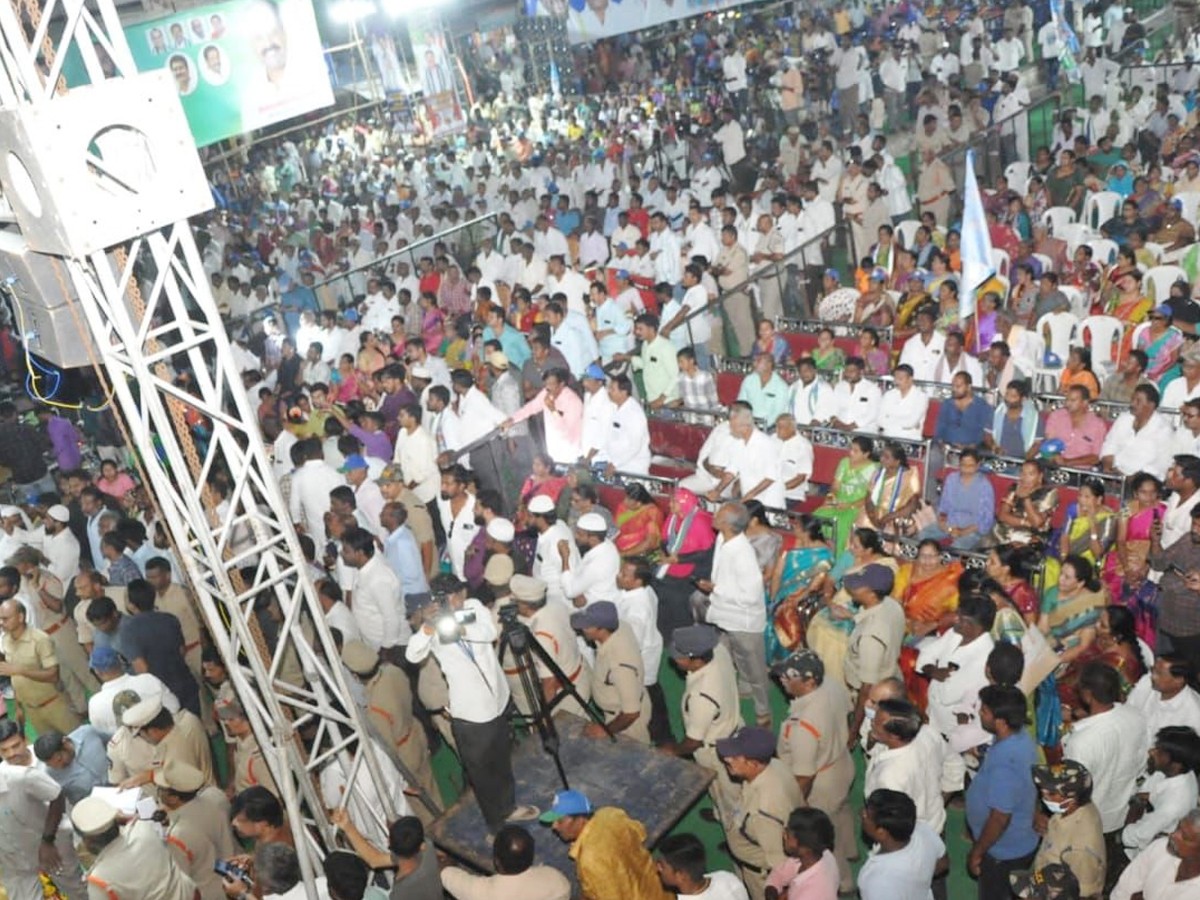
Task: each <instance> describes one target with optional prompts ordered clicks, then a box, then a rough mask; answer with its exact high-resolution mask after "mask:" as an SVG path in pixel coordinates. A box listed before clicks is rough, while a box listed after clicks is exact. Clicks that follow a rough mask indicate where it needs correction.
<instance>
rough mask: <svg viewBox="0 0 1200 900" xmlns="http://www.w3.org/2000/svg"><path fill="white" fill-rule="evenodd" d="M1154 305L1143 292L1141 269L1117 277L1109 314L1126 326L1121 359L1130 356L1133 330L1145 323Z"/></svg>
mask: <svg viewBox="0 0 1200 900" xmlns="http://www.w3.org/2000/svg"><path fill="white" fill-rule="evenodd" d="M1152 305H1153V304H1152V303H1151V302H1150V301H1149V300H1148V299H1147V298H1146V293H1145V291H1143V290H1142V273H1141V270H1140V269H1126V270H1125V271H1124V272H1121V273H1120V274H1119V275H1118V276H1117V290H1116V293H1115V294H1114V295H1113V297H1112V299H1111V300H1110V301H1109V305H1108V310H1107V314H1108V315H1110V316H1112V317H1113V318H1115V319H1120V320H1121V322H1122V324H1124V326H1125V333H1124V336H1123V337H1122V338H1121V355H1120V357H1119V358H1120V359H1125V358H1126V357H1127V356H1129V350H1130V345H1131V344H1132V343H1133V328H1134V326H1135V325H1140V324H1141V323H1142V322H1143V321H1145V319H1146V315H1147V314H1148V313H1149V312H1150V309H1151V307H1152Z"/></svg>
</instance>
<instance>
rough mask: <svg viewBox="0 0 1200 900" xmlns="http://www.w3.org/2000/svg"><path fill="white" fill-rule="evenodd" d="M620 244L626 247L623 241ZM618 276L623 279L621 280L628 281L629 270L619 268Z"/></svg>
mask: <svg viewBox="0 0 1200 900" xmlns="http://www.w3.org/2000/svg"><path fill="white" fill-rule="evenodd" d="M618 246H620V247H624V246H625V244H624V243H621V244H619V245H618ZM617 278H619V279H621V281H628V280H629V270H628V269H617Z"/></svg>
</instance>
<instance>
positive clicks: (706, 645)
mask: <svg viewBox="0 0 1200 900" xmlns="http://www.w3.org/2000/svg"><path fill="white" fill-rule="evenodd" d="M720 641H721V635H720V633H719V632H718V631H717V629H715V628H713V627H712V626H711V625H688V626H686V627H684V628H676V629H675V630H674V631H673V632H672V633H671V647H670V651H671V659H672V661H673V662H674V663H675V667H676V668H677V669H679V671H681V672H683V673H684V677H685V678H686V684H685V685H684V688H683V702H682V704H681V705H682V710H683V740H682V741H680V742H679V743H677V744H664V745H663V746H662V747H660V748H659V749H662V750H667V751H669V752H671V753H674V754H675V755H676V756H689V755H690V756H691V757H692V759H694V760H695V761H696V763H697V764H698V765H701V766H703V767H704V768H706V769H708V770H709V771H710V772H712V773H713V774H714V775H715V776H716V777H715V778H714V779H713V781H712V783H711V784H709V786H708V793H709V796H710V797H712V802H713V806H714V807H715V808H716V817H715V818H716V820H718V821H720V823H721V824H722V825H726V824H728V823H729V821H730V818H729V817H730V815H731V814H732V811H733V807H734V803H735V801H736V800H737V795H738V788H737V787H736V786H735V785H734V783H733V782H732V781H730V780H729V773H728V772H727V771H725V767H724V766H723V765H721V761H720V760H719V759H717V741H719V740H720V739H721V738H727V737H729V736H730V735H731V734H733V733H734V732H735V731H736V730H737V729H738V728H740V727H741V726H742V710H741V706H740V704H739V702H738V687H737V673H736V672H735V670H734V668H733V660H732V659H731V658H730V656H729V651H728V650H727V649H725V647H724V646H722V645H721V643H720ZM705 812H707V810H705V811H702V812H701V817H704V813H705Z"/></svg>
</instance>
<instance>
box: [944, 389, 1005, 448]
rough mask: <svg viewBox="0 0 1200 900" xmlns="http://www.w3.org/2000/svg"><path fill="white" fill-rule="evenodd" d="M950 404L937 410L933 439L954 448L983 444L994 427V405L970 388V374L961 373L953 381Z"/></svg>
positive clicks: (945, 404)
mask: <svg viewBox="0 0 1200 900" xmlns="http://www.w3.org/2000/svg"><path fill="white" fill-rule="evenodd" d="M950 396H951V400H950V402H949V403H943V404H942V408H941V409H940V410H938V417H937V428H936V429H935V430H934V433H933V437H934V440H938V441H941V442H942V443H944V444H949V445H950V446H952V447H974V446H976V445H978V444H982V443H983V435H984V433H985V432H986V431H987V430H988V429H989V428H990V427H991V426H992V408H991V407H990V406H989V405H988V403H987V401H986V400H984V399H983V398H982V397H977V396H975V393H974V392H973V391H972V390H971V374H970V373H969V372H959V373H958V374H956V375H955V376H954V379H953V380H952V381H951V382H950Z"/></svg>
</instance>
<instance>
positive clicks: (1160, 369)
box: [1136, 304, 1183, 390]
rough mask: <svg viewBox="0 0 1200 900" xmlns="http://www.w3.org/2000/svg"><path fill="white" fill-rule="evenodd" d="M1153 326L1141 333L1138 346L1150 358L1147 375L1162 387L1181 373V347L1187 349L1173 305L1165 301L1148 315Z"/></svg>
mask: <svg viewBox="0 0 1200 900" xmlns="http://www.w3.org/2000/svg"><path fill="white" fill-rule="evenodd" d="M1146 319H1147V321H1148V322H1149V323H1150V327H1149V328H1147V329H1145V330H1144V331H1143V332H1142V333H1141V334H1139V335H1138V338H1137V342H1136V346H1137V349H1139V350H1141V351H1142V352H1143V353H1145V354H1146V358H1147V359H1148V360H1149V361H1150V362H1149V365H1147V366H1146V377H1147V378H1149V379H1150V380H1151V381H1153V382H1154V383H1155V384H1157V385H1158V389H1159V390H1162V389H1163V388H1165V387H1166V386H1167V385H1168V384H1170V383H1171V382H1172V381H1174V380H1175V379H1176V378H1177V377H1179V351H1180V350H1181V349H1183V332H1182V331H1180V330H1179V329H1178V328H1176V327H1175V326H1174V325H1173V324H1172V322H1173V318H1172V316H1171V307H1169V306H1167V305H1166V304H1163V305H1161V306H1156V307H1154V309H1152V310H1150V312H1149V314H1148V315H1147V316H1146Z"/></svg>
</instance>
